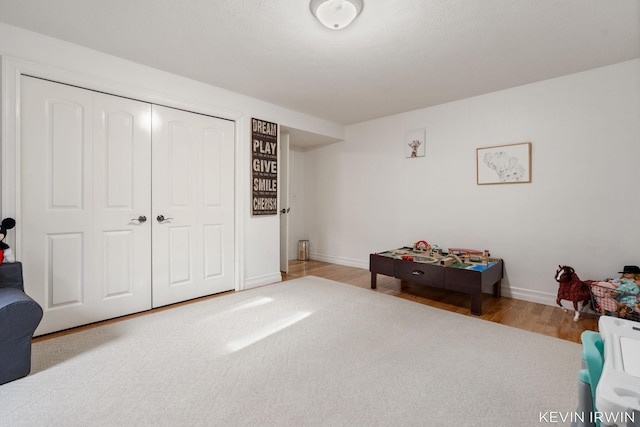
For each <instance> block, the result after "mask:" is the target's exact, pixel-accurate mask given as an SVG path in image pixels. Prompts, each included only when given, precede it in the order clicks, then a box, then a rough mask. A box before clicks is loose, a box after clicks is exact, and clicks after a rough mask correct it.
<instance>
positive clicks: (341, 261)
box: [309, 252, 369, 270]
mask: <svg viewBox="0 0 640 427" xmlns="http://www.w3.org/2000/svg"><path fill="white" fill-rule="evenodd" d="M309 257H310V258H311V259H313V260H316V261H324V262H330V263H331V264H338V265H345V266H347V267H356V268H364V269H365V270H368V269H369V260H366V261H362V260H360V259H353V258H343V257H335V256H331V255H326V254H319V253H317V252H312V253H310V254H309Z"/></svg>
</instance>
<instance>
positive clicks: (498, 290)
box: [493, 280, 502, 298]
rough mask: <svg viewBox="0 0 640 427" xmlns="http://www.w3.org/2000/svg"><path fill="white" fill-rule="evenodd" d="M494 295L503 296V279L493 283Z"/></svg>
mask: <svg viewBox="0 0 640 427" xmlns="http://www.w3.org/2000/svg"><path fill="white" fill-rule="evenodd" d="M493 296H494V297H496V298H500V297H501V296H502V280H498V281H497V282H496V283H494V284H493Z"/></svg>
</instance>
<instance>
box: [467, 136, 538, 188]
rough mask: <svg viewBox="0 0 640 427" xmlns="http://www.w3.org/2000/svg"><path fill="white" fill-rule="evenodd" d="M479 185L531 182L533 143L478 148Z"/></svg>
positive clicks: (477, 172)
mask: <svg viewBox="0 0 640 427" xmlns="http://www.w3.org/2000/svg"><path fill="white" fill-rule="evenodd" d="M476 179H477V184H478V185H487V184H526V183H530V182H531V143H530V142H522V143H518V144H507V145H496V146H493V147H483V148H476Z"/></svg>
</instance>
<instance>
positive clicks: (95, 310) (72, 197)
mask: <svg viewBox="0 0 640 427" xmlns="http://www.w3.org/2000/svg"><path fill="white" fill-rule="evenodd" d="M21 91H22V92H21V94H22V98H21V99H22V103H21V109H22V110H21V121H22V125H21V165H20V169H21V178H20V185H21V189H20V200H21V209H20V212H21V215H20V218H19V223H18V224H19V228H18V232H20V233H21V245H22V248H21V249H22V251H21V253H22V259H21V261H22V262H23V264H24V265H25V268H24V282H25V288H26V290H27V293H28V294H29V295H30V296H32V297H33V298H34V299H35V300H36V301H38V302H39V303H40V304H41V305H42V307H43V309H44V317H43V320H42V322H41V323H40V326H39V327H38V329H37V330H36V335H40V334H44V333H48V332H53V331H58V330H61V329H66V328H70V327H74V326H78V325H82V324H86V323H91V322H95V321H99V320H104V319H107V318H112V317H117V316H121V315H124V314H129V313H132V312H136V311H142V310H146V309H149V308H150V307H151V292H150V282H151V280H150V266H151V259H150V239H151V232H150V229H151V227H150V224H149V223H146V224H144V223H140V222H139V221H131V219H132V218H137V217H138V216H140V215H147V216H149V214H150V205H151V203H150V194H151V192H150V186H151V181H150V180H151V174H150V164H149V163H150V162H149V158H150V155H151V154H150V151H151V139H150V137H151V134H150V125H149V120H150V114H151V110H150V105H148V104H144V103H141V102H137V101H131V100H127V99H122V98H118V97H114V96H110V95H105V94H100V93H95V92H91V91H88V90H85V89H79V88H76V87H71V86H67V85H63V84H58V83H53V82H49V81H44V80H40V79H36V78H31V77H23V78H22V87H21ZM145 121H146V124H145ZM134 164H135V165H136V167H135V168H134V167H133V165H134ZM139 164H140V165H141V166H138V165H139ZM145 165H148V166H145ZM26 266H28V268H27V267H26Z"/></svg>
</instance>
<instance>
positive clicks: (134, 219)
mask: <svg viewBox="0 0 640 427" xmlns="http://www.w3.org/2000/svg"><path fill="white" fill-rule="evenodd" d="M146 220H147V217H146V216H144V215H140V216H139V217H138V218H131V221H138V222H140V223H143V222H145V221H146Z"/></svg>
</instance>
